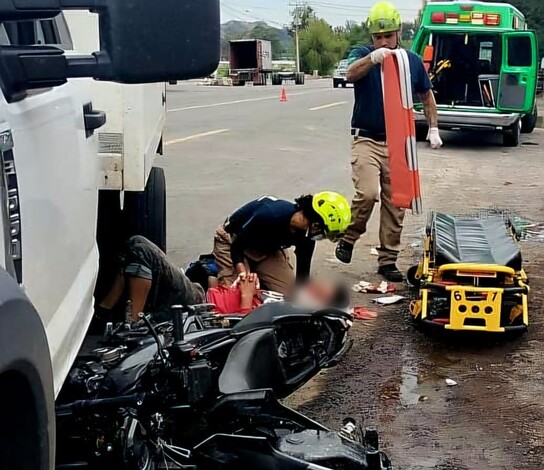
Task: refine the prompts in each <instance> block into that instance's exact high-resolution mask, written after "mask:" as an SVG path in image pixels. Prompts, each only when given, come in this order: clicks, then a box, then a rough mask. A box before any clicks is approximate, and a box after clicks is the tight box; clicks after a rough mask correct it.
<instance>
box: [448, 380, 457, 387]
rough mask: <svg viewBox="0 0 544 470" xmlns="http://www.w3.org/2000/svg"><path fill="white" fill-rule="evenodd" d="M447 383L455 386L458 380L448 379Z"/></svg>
mask: <svg viewBox="0 0 544 470" xmlns="http://www.w3.org/2000/svg"><path fill="white" fill-rule="evenodd" d="M446 384H448V386H450V387H453V386H454V385H457V382H456V381H455V380H451V379H446Z"/></svg>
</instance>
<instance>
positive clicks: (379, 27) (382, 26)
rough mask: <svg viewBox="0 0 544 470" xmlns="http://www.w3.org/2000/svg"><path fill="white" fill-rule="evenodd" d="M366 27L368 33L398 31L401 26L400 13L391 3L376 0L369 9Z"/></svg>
mask: <svg viewBox="0 0 544 470" xmlns="http://www.w3.org/2000/svg"><path fill="white" fill-rule="evenodd" d="M367 27H368V30H369V32H370V34H378V33H390V32H393V31H399V30H400V29H401V27H402V20H401V18H400V13H399V11H398V10H397V9H396V8H395V6H394V5H393V4H392V3H389V2H385V1H383V2H378V3H376V4H375V5H374V6H373V7H372V8H371V9H370V13H369V14H368V20H367Z"/></svg>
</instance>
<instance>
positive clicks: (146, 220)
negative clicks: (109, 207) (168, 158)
mask: <svg viewBox="0 0 544 470" xmlns="http://www.w3.org/2000/svg"><path fill="white" fill-rule="evenodd" d="M123 218H124V220H125V227H126V230H127V232H126V233H125V238H128V237H130V236H132V235H142V236H144V237H146V238H147V239H148V240H150V241H152V242H153V243H154V244H155V245H157V246H158V247H159V248H160V249H161V250H162V251H164V252H165V253H166V179H165V176H164V170H163V169H162V168H159V167H153V168H152V169H151V172H150V173H149V178H148V180H147V185H146V187H145V191H141V192H136V191H130V192H125V203H124V207H123Z"/></svg>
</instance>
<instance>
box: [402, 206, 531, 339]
mask: <svg viewBox="0 0 544 470" xmlns="http://www.w3.org/2000/svg"><path fill="white" fill-rule="evenodd" d="M518 241H519V238H518V236H517V233H516V230H515V228H514V225H513V224H512V223H511V222H510V220H509V219H505V218H504V217H502V216H501V215H489V216H485V217H480V218H470V217H456V216H451V215H448V214H442V213H433V214H431V217H430V220H429V223H428V224H427V228H426V233H425V237H424V243H423V255H422V259H421V261H420V262H419V264H418V265H416V266H412V267H411V268H410V269H409V270H408V274H407V278H408V282H409V283H410V284H412V285H413V286H415V287H416V288H417V289H418V293H417V298H416V299H415V300H413V301H412V302H411V304H410V313H411V315H412V317H413V319H414V320H415V321H416V322H422V323H424V324H426V325H430V326H434V327H438V328H443V329H446V330H455V331H484V332H490V333H504V332H508V331H518V332H524V331H526V330H527V327H528V324H529V318H528V316H529V315H528V307H527V300H528V294H529V286H528V279H527V276H526V274H525V272H524V270H523V267H522V256H521V252H520V250H519V246H518Z"/></svg>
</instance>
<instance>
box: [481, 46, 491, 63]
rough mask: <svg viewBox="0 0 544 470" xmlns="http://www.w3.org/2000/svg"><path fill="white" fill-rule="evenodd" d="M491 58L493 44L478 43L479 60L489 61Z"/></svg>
mask: <svg viewBox="0 0 544 470" xmlns="http://www.w3.org/2000/svg"><path fill="white" fill-rule="evenodd" d="M492 58H493V43H492V42H481V43H480V55H479V59H480V60H489V61H490V62H491V59H492Z"/></svg>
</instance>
